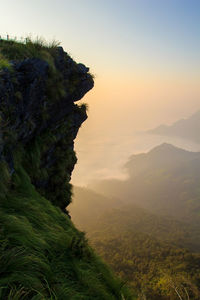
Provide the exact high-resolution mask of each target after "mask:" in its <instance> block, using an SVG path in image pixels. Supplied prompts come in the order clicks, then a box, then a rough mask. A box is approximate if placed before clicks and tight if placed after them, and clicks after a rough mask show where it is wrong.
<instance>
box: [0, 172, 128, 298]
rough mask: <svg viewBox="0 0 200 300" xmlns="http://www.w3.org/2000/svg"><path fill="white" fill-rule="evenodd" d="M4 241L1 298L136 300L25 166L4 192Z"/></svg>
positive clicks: (0, 214) (0, 224)
mask: <svg viewBox="0 0 200 300" xmlns="http://www.w3.org/2000/svg"><path fill="white" fill-rule="evenodd" d="M6 178H7V177H6ZM7 179H8V178H7ZM9 184H11V182H10V183H9ZM0 241H1V242H0V299H1V300H5V299H10V300H30V299H32V300H45V299H51V300H56V299H57V300H66V299H70V300H76V299H77V300H79V299H83V300H84V299H85V300H90V299H91V300H94V299H97V300H98V299H99V300H104V299H106V300H112V299H113V300H114V299H121V300H124V299H133V297H132V296H131V295H130V294H129V292H128V291H127V290H126V288H125V287H124V286H123V284H122V282H120V281H119V280H118V279H116V278H115V277H114V276H113V274H112V273H111V271H110V270H109V269H108V268H107V267H106V266H105V265H104V264H103V263H102V262H101V260H100V259H99V258H98V257H97V256H96V255H95V254H94V253H93V251H92V250H91V248H90V247H89V246H88V244H87V241H86V240H85V236H84V234H83V233H82V232H79V231H78V230H77V229H76V228H75V227H74V226H73V224H72V222H71V221H70V220H69V218H68V217H67V216H65V215H64V214H63V213H62V212H61V211H60V209H59V208H57V207H55V206H53V205H52V204H51V203H50V202H49V201H48V200H47V199H45V198H43V197H41V196H40V194H38V192H37V191H36V190H35V188H34V186H33V185H32V184H31V182H30V178H29V176H28V175H27V173H26V172H25V171H24V170H23V169H22V168H21V169H18V171H17V172H16V173H15V174H14V175H13V180H12V185H11V186H10V191H9V192H7V193H6V196H5V197H3V195H1V199H0Z"/></svg>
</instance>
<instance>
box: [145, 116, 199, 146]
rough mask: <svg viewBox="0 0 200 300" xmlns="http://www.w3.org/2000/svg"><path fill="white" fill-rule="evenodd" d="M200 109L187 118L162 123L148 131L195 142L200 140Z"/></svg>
mask: <svg viewBox="0 0 200 300" xmlns="http://www.w3.org/2000/svg"><path fill="white" fill-rule="evenodd" d="M199 131H200V110H199V111H197V112H196V113H194V114H193V115H192V116H190V117H189V118H187V119H180V120H178V121H176V122H175V123H173V124H172V125H164V124H162V125H160V126H158V127H156V128H153V129H151V130H149V131H148V133H150V134H157V135H164V136H176V137H180V138H183V139H186V140H191V141H193V142H196V143H199V142H200V136H199Z"/></svg>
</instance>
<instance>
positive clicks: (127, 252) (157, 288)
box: [69, 187, 200, 300]
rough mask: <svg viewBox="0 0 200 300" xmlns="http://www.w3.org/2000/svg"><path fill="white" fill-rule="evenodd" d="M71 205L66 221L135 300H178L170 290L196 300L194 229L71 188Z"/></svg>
mask: <svg viewBox="0 0 200 300" xmlns="http://www.w3.org/2000/svg"><path fill="white" fill-rule="evenodd" d="M81 191H82V193H81ZM95 195H96V196H95ZM92 199H93V201H92ZM73 202H74V204H73ZM73 202H72V204H71V205H70V207H69V210H70V213H71V215H72V220H73V221H74V222H75V224H76V225H77V226H78V228H80V229H82V230H85V231H86V232H87V237H88V238H89V240H90V242H91V243H92V245H93V247H94V248H95V249H96V251H97V252H98V253H99V254H100V255H101V256H102V257H104V259H105V261H106V262H107V263H109V264H110V266H111V267H112V269H113V270H114V271H115V272H116V274H117V275H119V276H121V277H122V278H124V280H127V281H128V282H129V283H130V284H131V285H132V287H133V290H134V291H137V293H138V295H139V299H144V298H145V297H146V298H147V299H152V300H158V299H159V300H171V299H178V298H177V294H176V291H175V289H174V287H175V288H177V290H178V292H179V293H180V295H181V297H182V299H188V298H187V293H188V295H189V297H190V298H189V299H194V300H197V299H199V297H200V293H199V291H200V285H199V279H200V277H199V272H200V235H199V227H198V226H197V228H196V229H195V228H194V227H193V226H191V225H189V224H187V223H184V222H180V221H177V220H176V219H174V218H171V217H163V216H158V215H156V214H152V213H151V212H150V211H148V210H146V209H143V208H141V207H138V206H136V205H133V204H131V205H123V204H122V203H123V202H122V201H121V202H120V201H119V200H118V201H117V199H112V198H109V197H105V196H103V195H100V194H97V193H96V192H93V191H91V190H86V189H85V188H77V187H75V188H74V196H73ZM106 208H107V209H106ZM194 251H195V252H194ZM172 283H173V284H172ZM185 291H186V292H185Z"/></svg>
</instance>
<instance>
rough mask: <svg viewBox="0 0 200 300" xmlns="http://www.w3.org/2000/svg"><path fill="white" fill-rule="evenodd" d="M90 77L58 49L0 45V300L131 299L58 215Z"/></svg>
mask: <svg viewBox="0 0 200 300" xmlns="http://www.w3.org/2000/svg"><path fill="white" fill-rule="evenodd" d="M88 71H89V69H88V68H86V67H85V66H84V65H82V64H77V63H75V62H74V61H73V60H72V59H71V58H70V57H69V56H68V55H67V53H65V52H64V51H63V49H62V48H60V47H45V46H43V45H40V44H37V43H36V44H34V43H32V42H31V41H29V42H28V43H27V44H26V45H23V44H19V43H15V42H5V41H0V241H1V242H0V300H5V299H16V300H17V299H20V300H36V299H38V300H66V299H70V300H76V299H83V300H92V299H97V300H114V299H119V300H121V299H127V300H128V299H133V298H132V296H131V295H130V293H129V291H127V290H126V288H125V287H124V284H123V283H122V282H121V281H120V280H118V279H116V278H115V277H114V276H113V274H112V273H111V272H110V270H109V269H108V268H107V267H106V266H105V264H104V263H102V262H101V260H100V258H98V257H97V256H96V255H95V253H94V252H93V250H92V249H91V248H90V246H89V245H88V243H87V240H86V238H85V235H84V233H83V232H80V231H79V230H77V229H76V228H75V226H74V225H73V223H72V222H71V220H70V218H68V216H66V214H64V213H63V212H65V213H67V211H66V210H65V207H66V206H67V205H68V204H69V203H70V201H71V186H70V183H69V181H70V176H71V172H72V170H73V168H74V164H75V163H76V156H75V153H74V139H75V137H76V135H77V132H78V129H79V127H80V126H81V124H82V122H83V121H84V120H85V119H86V118H87V114H86V105H77V104H76V103H75V102H76V101H78V100H80V99H81V98H82V97H83V96H84V95H85V93H86V92H88V91H89V90H90V89H91V88H92V87H93V84H94V82H93V79H92V76H91V75H90V74H89V73H88Z"/></svg>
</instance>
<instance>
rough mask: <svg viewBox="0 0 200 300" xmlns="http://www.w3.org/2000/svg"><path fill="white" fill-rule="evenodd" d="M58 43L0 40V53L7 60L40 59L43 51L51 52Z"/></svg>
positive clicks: (37, 40)
mask: <svg viewBox="0 0 200 300" xmlns="http://www.w3.org/2000/svg"><path fill="white" fill-rule="evenodd" d="M58 46H59V42H56V41H53V42H51V43H47V42H46V41H45V40H43V39H41V38H37V39H36V40H31V39H30V38H27V39H26V43H23V42H18V41H14V40H0V53H1V55H3V56H4V57H5V58H6V59H8V60H22V59H26V58H32V57H37V58H42V56H43V54H44V51H47V52H50V53H51V52H53V50H54V49H56V48H57V47H58Z"/></svg>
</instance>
